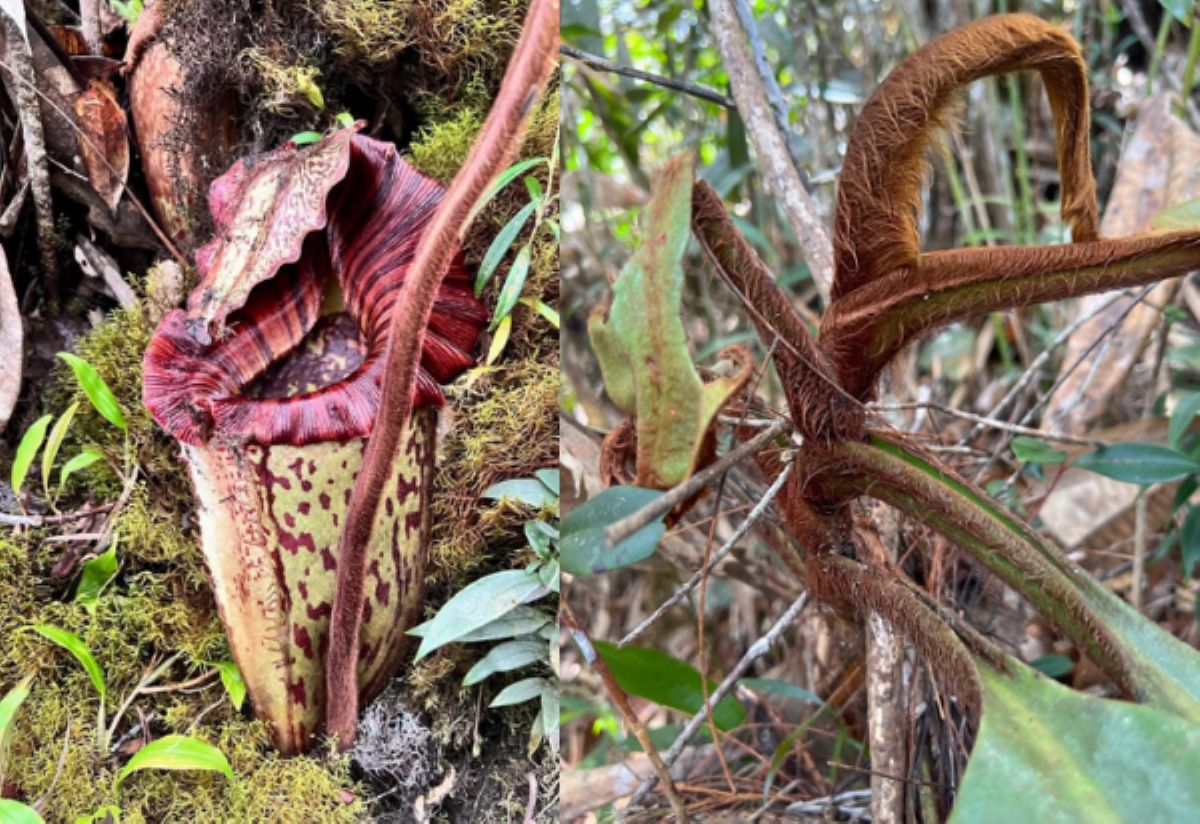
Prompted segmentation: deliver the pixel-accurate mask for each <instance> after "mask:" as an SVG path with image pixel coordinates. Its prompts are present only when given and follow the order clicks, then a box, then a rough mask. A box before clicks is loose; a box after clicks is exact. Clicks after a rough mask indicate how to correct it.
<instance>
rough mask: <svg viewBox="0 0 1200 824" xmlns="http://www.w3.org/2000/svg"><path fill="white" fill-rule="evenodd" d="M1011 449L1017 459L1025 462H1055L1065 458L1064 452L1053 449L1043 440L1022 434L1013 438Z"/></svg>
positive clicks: (1060, 461)
mask: <svg viewBox="0 0 1200 824" xmlns="http://www.w3.org/2000/svg"><path fill="white" fill-rule="evenodd" d="M1012 451H1013V454H1014V455H1016V456H1017V460H1018V461H1024V462H1025V463H1039V464H1057V463H1062V462H1063V461H1065V460H1066V459H1067V453H1066V452H1063V451H1062V450H1059V449H1055V448H1054V447H1053V446H1051V445H1050V444H1048V443H1046V442H1045V441H1040V440H1038V439H1037V438H1027V437H1025V436H1024V435H1018V436H1017V437H1015V438H1013V441H1012Z"/></svg>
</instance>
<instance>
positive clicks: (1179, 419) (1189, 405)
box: [1170, 392, 1200, 449]
mask: <svg viewBox="0 0 1200 824" xmlns="http://www.w3.org/2000/svg"><path fill="white" fill-rule="evenodd" d="M1197 413H1200V392H1192V393H1190V394H1188V395H1185V396H1184V398H1183V399H1182V400H1181V401H1180V402H1179V405H1178V406H1176V407H1175V411H1174V412H1172V413H1171V429H1170V433H1171V434H1170V445H1171V447H1172V448H1174V449H1178V448H1179V440H1180V439H1181V438H1182V437H1183V433H1184V432H1187V428H1188V426H1189V425H1190V424H1191V422H1192V419H1193V418H1195V417H1196V415H1197Z"/></svg>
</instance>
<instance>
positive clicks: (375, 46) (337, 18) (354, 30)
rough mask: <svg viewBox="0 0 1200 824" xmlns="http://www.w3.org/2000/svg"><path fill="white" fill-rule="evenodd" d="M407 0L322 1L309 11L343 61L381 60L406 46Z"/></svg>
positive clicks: (408, 7)
mask: <svg viewBox="0 0 1200 824" xmlns="http://www.w3.org/2000/svg"><path fill="white" fill-rule="evenodd" d="M411 6H412V3H411V2H410V0H399V2H388V0H345V1H343V0H322V2H320V3H317V4H316V5H315V6H314V8H313V12H314V14H315V15H316V19H317V25H318V26H320V27H321V28H323V29H325V30H326V31H328V32H329V33H330V35H332V37H331V41H332V48H333V53H334V54H335V55H336V56H338V57H340V58H342V59H343V60H351V61H363V62H366V63H385V62H387V61H389V60H391V59H392V58H394V57H396V55H398V54H399V53H400V51H401V50H402V49H403V48H404V47H405V46H406V45H408V39H407V37H406V30H407V19H408V13H409V9H410V7H411Z"/></svg>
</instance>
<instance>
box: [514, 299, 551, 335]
mask: <svg viewBox="0 0 1200 824" xmlns="http://www.w3.org/2000/svg"><path fill="white" fill-rule="evenodd" d="M521 303H523V304H525V305H526V306H528V307H529V308H530V309H532V310H533V311H535V312H537V313H538V314H539V315H541V316H542V317H544V318H545V319H546V320H548V321H550V325H551V326H553V327H554V328H555V329H558V328H559V318H558V312H556V311H554V309H553V307H551V306H548V305H546V303H545V301H543V300H541V299H540V298H538V299H530V298H521Z"/></svg>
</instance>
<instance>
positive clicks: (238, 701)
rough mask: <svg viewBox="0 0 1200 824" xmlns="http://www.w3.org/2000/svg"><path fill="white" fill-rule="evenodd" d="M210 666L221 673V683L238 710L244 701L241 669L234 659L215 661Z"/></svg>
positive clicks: (244, 690) (244, 687) (244, 684)
mask: <svg viewBox="0 0 1200 824" xmlns="http://www.w3.org/2000/svg"><path fill="white" fill-rule="evenodd" d="M212 666H214V667H216V668H217V672H219V673H220V674H221V684H222V685H223V686H224V687H225V692H226V693H228V695H229V700H230V702H231V703H232V704H233V708H234V709H235V710H238V711H239V712H240V711H241V709H242V705H243V704H245V703H246V682H245V681H243V680H242V671H241V670H239V669H238V665H237V663H236V662H234V661H217V662H215V663H214V664H213V665H212Z"/></svg>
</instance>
